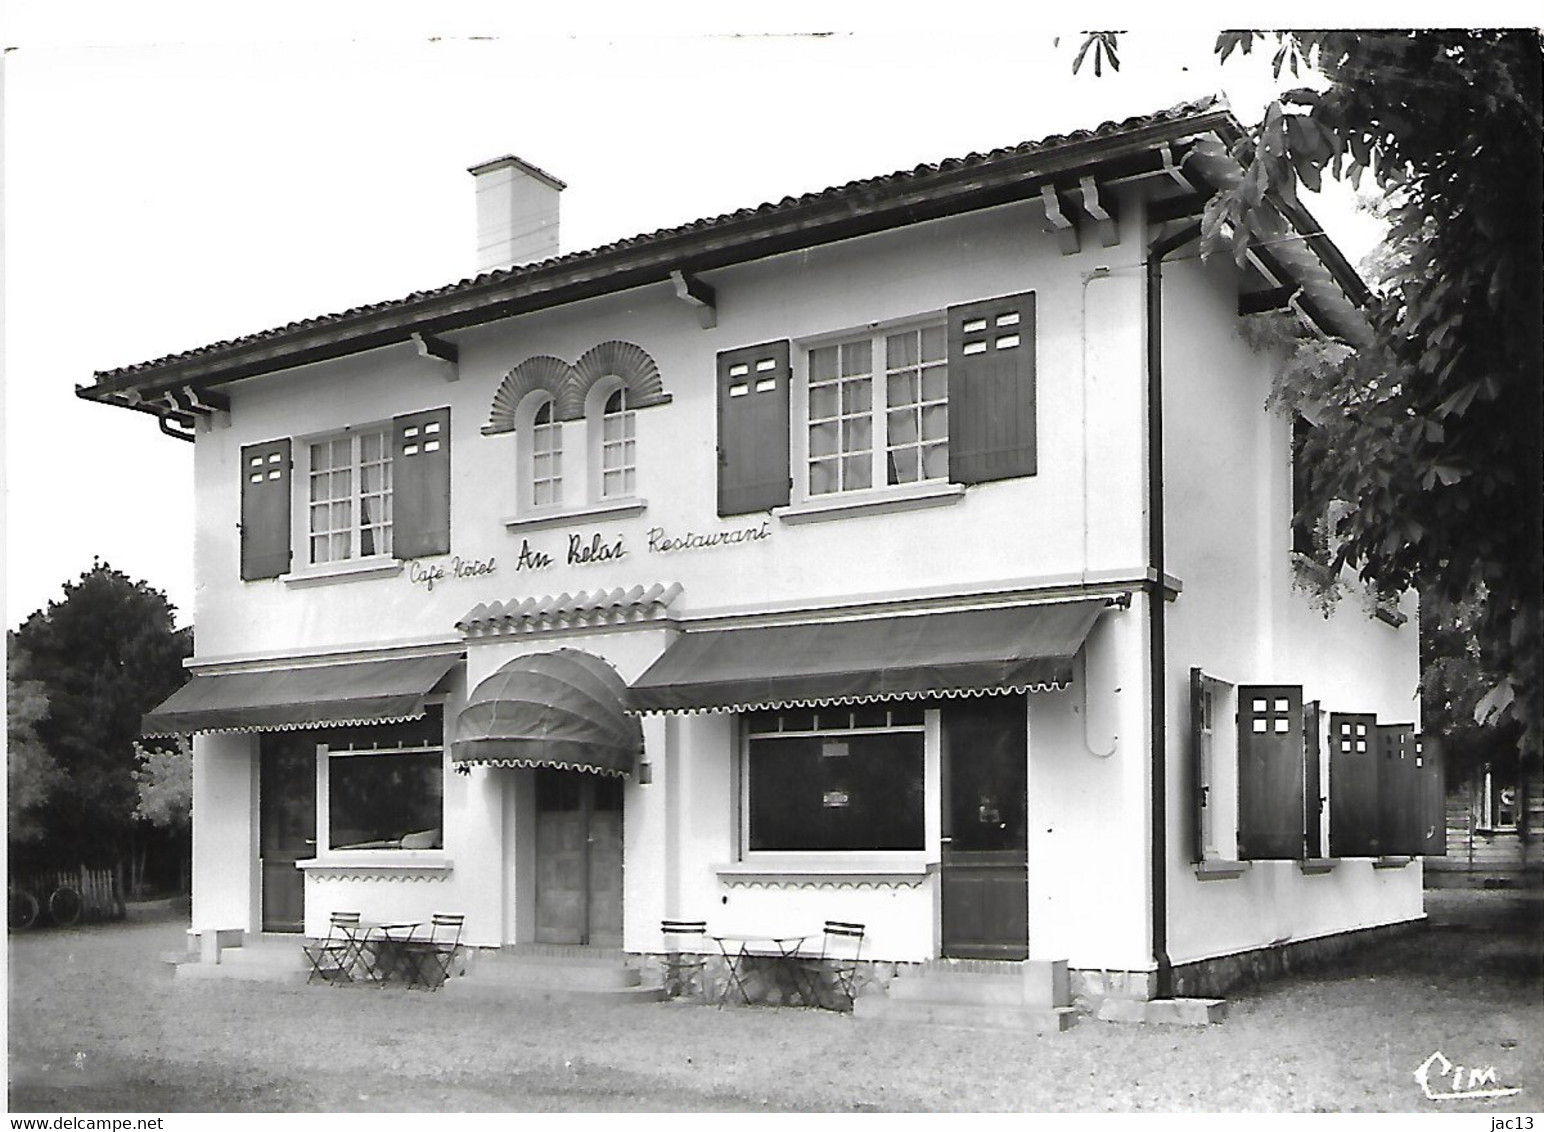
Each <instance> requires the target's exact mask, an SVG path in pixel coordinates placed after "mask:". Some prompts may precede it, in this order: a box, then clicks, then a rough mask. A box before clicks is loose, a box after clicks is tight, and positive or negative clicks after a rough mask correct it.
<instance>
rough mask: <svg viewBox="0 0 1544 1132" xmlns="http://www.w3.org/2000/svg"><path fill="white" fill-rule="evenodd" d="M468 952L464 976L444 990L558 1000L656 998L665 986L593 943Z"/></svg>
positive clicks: (484, 997) (467, 994)
mask: <svg viewBox="0 0 1544 1132" xmlns="http://www.w3.org/2000/svg"><path fill="white" fill-rule="evenodd" d="M529 946H530V948H532V949H536V950H530V949H527V948H525V947H521V948H516V949H500V950H491V949H490V950H483V951H477V952H474V953H472V955H471V956H470V958H469V961H468V963H467V968H466V975H465V977H464V978H458V979H452V980H450V981H449V982H448V983H446V984H445V988H444V989H445V990H446V991H447V992H448V993H450V994H452V995H454V996H455V997H457V998H466V999H476V1000H480V1001H481V1000H488V999H508V1000H517V999H518V1000H527V1001H529V1000H533V999H535V1000H559V999H564V998H596V999H601V1000H604V1001H607V1002H658V1001H660V1000H661V999H662V998H663V997H664V989H663V988H662V987H659V986H648V985H645V984H644V983H643V978H642V976H641V975H640V974H639V973H638V970H637V969H636V968H634V967H630V966H628V965H627V963H626V962H625V961H624V959H623V958H622V955H623V953H622V952H621V951H617V952H615V953H614V954H605V953H598V952H597V951H596V950H595V949H592V948H573V949H569V950H563V949H561V948H560V947H559V946H558V945H550V944H545V945H529Z"/></svg>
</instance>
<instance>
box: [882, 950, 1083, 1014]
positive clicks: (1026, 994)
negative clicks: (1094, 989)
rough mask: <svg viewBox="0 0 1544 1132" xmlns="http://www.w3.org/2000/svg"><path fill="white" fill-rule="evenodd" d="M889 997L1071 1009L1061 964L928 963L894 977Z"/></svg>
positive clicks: (1063, 969)
mask: <svg viewBox="0 0 1544 1132" xmlns="http://www.w3.org/2000/svg"><path fill="white" fill-rule="evenodd" d="M888 995H889V997H890V998H891V999H894V1000H896V1001H902V1002H936V1003H946V1004H947V1003H956V1004H959V1005H976V1006H1005V1007H1006V1006H1012V1007H1017V1006H1028V1007H1040V1008H1044V1009H1055V1008H1057V1007H1063V1006H1071V1005H1072V987H1071V983H1070V982H1069V980H1068V977H1067V964H1066V962H1065V961H1063V960H1055V961H1051V962H1046V961H1040V960H1036V961H1033V962H1025V963H1018V964H1000V963H994V964H991V965H990V966H986V965H982V966H979V967H964V968H961V967H952V966H950V967H945V966H937V965H933V964H929V965H928V966H927V967H925V968H923V969H922V970H921V971H920V972H918V973H916V974H910V973H908V974H904V975H901V976H899V977H897V978H896V979H895V980H894V981H893V982H892V983H891V984H890V986H889V990H888Z"/></svg>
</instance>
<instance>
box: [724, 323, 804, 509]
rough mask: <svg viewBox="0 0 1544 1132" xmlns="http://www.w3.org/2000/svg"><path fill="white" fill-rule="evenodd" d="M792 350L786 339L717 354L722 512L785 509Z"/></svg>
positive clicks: (788, 482) (788, 472) (788, 474)
mask: <svg viewBox="0 0 1544 1132" xmlns="http://www.w3.org/2000/svg"><path fill="white" fill-rule="evenodd" d="M790 372H791V371H790V369H789V346H788V341H787V340H786V339H784V340H783V341H780V342H766V343H763V344H762V345H760V346H745V347H742V348H740V349H738V350H727V351H725V352H724V353H721V354H719V355H718V513H719V514H720V515H744V514H747V513H749V512H752V511H766V510H768V509H769V508H772V507H782V506H786V505H787V503H788V498H789V489H790V486H791V483H792V480H791V478H790V470H789V464H788V428H789V424H788V413H789V408H788V406H789V379H790Z"/></svg>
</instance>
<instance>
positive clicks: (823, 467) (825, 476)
mask: <svg viewBox="0 0 1544 1132" xmlns="http://www.w3.org/2000/svg"><path fill="white" fill-rule="evenodd" d="M835 490H836V461H835V460H816V461H813V462H812V463H811V464H810V494H811V495H825V494H827V493H828V492H832V491H835Z"/></svg>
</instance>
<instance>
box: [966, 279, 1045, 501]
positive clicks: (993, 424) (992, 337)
mask: <svg viewBox="0 0 1544 1132" xmlns="http://www.w3.org/2000/svg"><path fill="white" fill-rule="evenodd" d="M1034 474H1035V295H1034V292H1032V291H1028V292H1025V293H1024V294H1022V295H1008V296H1005V297H1003V298H1000V299H987V300H985V301H983V302H979V303H966V304H964V305H963V306H957V307H950V308H949V478H950V479H951V480H953V481H954V482H956V483H985V482H987V481H989V480H1002V479H1010V478H1012V477H1014V476H1032V475H1034Z"/></svg>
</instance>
